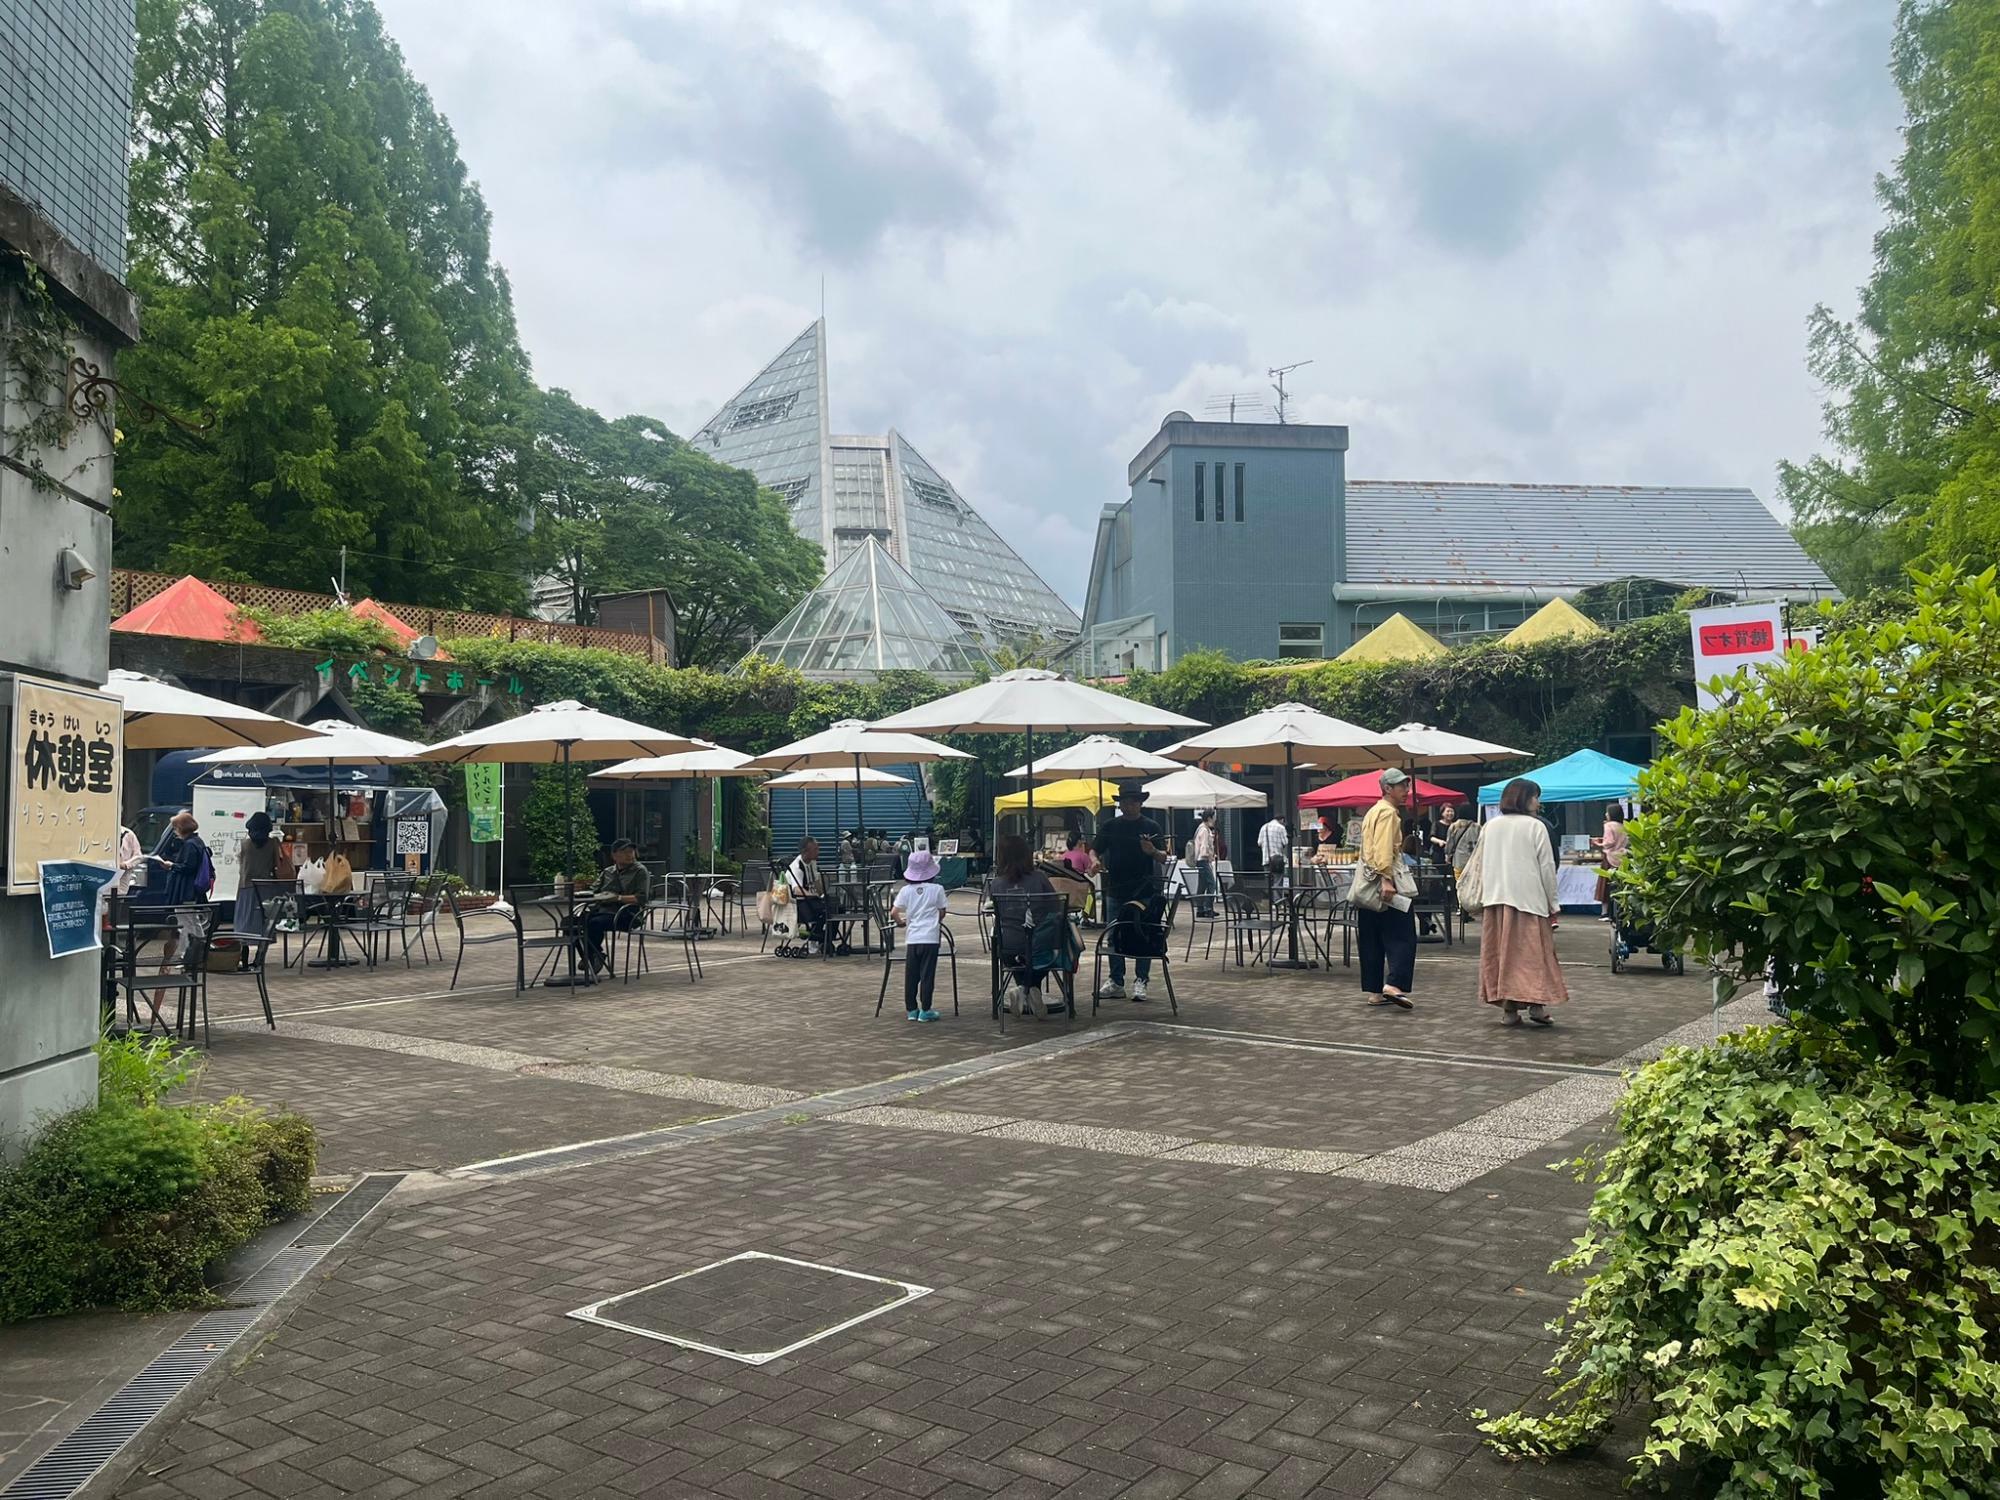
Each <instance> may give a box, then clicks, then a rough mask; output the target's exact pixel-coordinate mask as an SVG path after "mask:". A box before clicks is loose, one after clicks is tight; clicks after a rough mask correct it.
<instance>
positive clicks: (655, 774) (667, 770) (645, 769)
mask: <svg viewBox="0 0 2000 1500" xmlns="http://www.w3.org/2000/svg"><path fill="white" fill-rule="evenodd" d="M695 743H696V744H697V745H700V746H701V748H700V749H699V750H683V751H681V752H680V753H679V754H677V755H645V756H640V757H639V758H638V759H636V760H621V761H619V762H618V764H617V765H615V766H606V767H605V768H604V769H603V770H602V771H598V772H596V773H595V774H593V775H592V776H591V778H590V779H591V780H592V781H608V782H623V781H700V782H709V781H723V780H727V779H729V778H732V777H750V776H762V775H764V774H766V773H765V772H764V771H762V770H760V769H759V768H757V767H755V766H753V765H751V764H750V757H749V756H747V755H745V754H744V753H743V752H742V751H741V750H731V749H730V748H729V747H728V746H727V745H712V744H710V743H709V742H708V741H707V740H696V741H695ZM710 854H711V857H710V860H709V873H710V874H713V873H714V870H715V861H714V858H713V850H712V849H711V851H710Z"/></svg>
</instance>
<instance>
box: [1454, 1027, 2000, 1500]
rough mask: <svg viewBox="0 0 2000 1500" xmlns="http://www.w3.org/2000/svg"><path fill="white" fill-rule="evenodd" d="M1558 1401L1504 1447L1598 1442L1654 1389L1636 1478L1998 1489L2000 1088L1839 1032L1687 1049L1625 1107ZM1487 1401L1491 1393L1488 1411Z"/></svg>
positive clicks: (1580, 1253) (1507, 1423)
mask: <svg viewBox="0 0 2000 1500" xmlns="http://www.w3.org/2000/svg"><path fill="white" fill-rule="evenodd" d="M1618 1125H1619V1128H1620V1132H1621V1134H1622V1136H1623V1142H1622V1144H1620V1145H1618V1146H1616V1147H1614V1148H1613V1149H1612V1150H1611V1151H1610V1152H1609V1153H1608V1155H1607V1156H1606V1157H1605V1158H1604V1160H1603V1163H1602V1165H1601V1167H1599V1168H1598V1170H1597V1172H1596V1178H1597V1181H1598V1182H1599V1184H1600V1186H1599V1187H1598V1190H1597V1194H1596V1198H1595V1200H1594V1201H1593V1203H1592V1204H1591V1209H1590V1227H1589V1231H1588V1233H1587V1234H1585V1236H1584V1237H1583V1238H1582V1239H1581V1240H1580V1241H1579V1242H1578V1246H1577V1250H1576V1253H1575V1254H1573V1255H1572V1256H1570V1257H1569V1258H1568V1259H1566V1260H1564V1261H1560V1262H1558V1263H1557V1269H1559V1270H1563V1271H1569V1272H1576V1271H1589V1272H1590V1273H1591V1275H1590V1281H1589V1284H1588V1285H1587V1286H1586V1287H1585V1288H1584V1290H1583V1292H1582V1294H1581V1295H1580V1296H1579V1297H1577V1299H1576V1300H1575V1301H1574V1302H1573V1303H1572V1304H1571V1305H1570V1309H1569V1312H1568V1314H1567V1315H1566V1317H1565V1318H1564V1319H1562V1320H1559V1321H1558V1322H1557V1323H1556V1324H1553V1325H1551V1326H1552V1327H1553V1328H1554V1329H1556V1330H1557V1331H1558V1332H1561V1333H1563V1334H1564V1335H1565V1337H1564V1340H1563V1343H1562V1346H1561V1348H1560V1351H1559V1352H1558V1355H1557V1358H1556V1363H1555V1364H1554V1365H1553V1366H1552V1367H1551V1369H1550V1371H1549V1373H1550V1375H1551V1376H1552V1377H1562V1378H1563V1379H1564V1384H1563V1385H1562V1386H1561V1387H1560V1388H1559V1389H1558V1390H1557V1391H1556V1392H1555V1395H1554V1397H1553V1410H1552V1411H1551V1412H1550V1413H1549V1414H1546V1415H1541V1416H1526V1415H1521V1414H1511V1415H1508V1416H1503V1417H1500V1418H1497V1419H1495V1420H1492V1421H1490V1422H1488V1423H1487V1424H1486V1426H1485V1428H1484V1430H1485V1431H1486V1432H1487V1433H1489V1434H1490V1435H1491V1438H1492V1440H1493V1441H1494V1443H1495V1445H1496V1446H1498V1447H1500V1448H1501V1449H1502V1450H1503V1451H1505V1452H1509V1453H1513V1454H1518V1455H1533V1456H1545V1455H1548V1454H1552V1453H1558V1452H1562V1451H1565V1450H1569V1449H1574V1448H1578V1447H1583V1446H1587V1445H1589V1444H1590V1443H1592V1442H1593V1441H1594V1440H1595V1439H1596V1438H1597V1437H1598V1436H1599V1435H1600V1434H1601V1433H1602V1432H1603V1431H1604V1429H1605V1427H1606V1426H1607V1425H1608V1424H1609V1422H1610V1421H1611V1419H1612V1418H1613V1417H1614V1416H1616V1415H1617V1414H1618V1413H1619V1412H1620V1411H1621V1410H1624V1409H1625V1408H1627V1407H1628V1406H1630V1405H1632V1404H1633V1403H1635V1402H1639V1401H1642V1400H1650V1403H1651V1404H1650V1407H1649V1408H1648V1409H1647V1417H1648V1428H1647V1432H1646V1443H1645V1448H1644V1450H1643V1451H1642V1452H1641V1453H1640V1454H1639V1456H1638V1457H1637V1458H1636V1459H1635V1460H1634V1467H1635V1469H1636V1471H1637V1477H1640V1478H1644V1477H1648V1476H1651V1477H1661V1478H1663V1477H1665V1472H1666V1471H1668V1470H1669V1469H1671V1468H1673V1467H1675V1466H1676V1465H1677V1463H1678V1462H1679V1461H1681V1460H1683V1459H1688V1460H1696V1461H1700V1462H1702V1463H1703V1464H1705V1466H1706V1467H1707V1468H1708V1469H1709V1470H1711V1471H1712V1472H1710V1473H1708V1474H1707V1475H1706V1476H1704V1477H1705V1478H1706V1480H1707V1481H1708V1482H1709V1483H1713V1484H1718V1485H1719V1486H1720V1487H1719V1488H1714V1489H1711V1488H1709V1487H1708V1485H1707V1484H1704V1486H1703V1488H1702V1490H1701V1492H1702V1493H1704V1494H1716V1495H1719V1496H1722V1497H1748V1496H1758V1497H1763V1496H1771V1497H1777V1496H1785V1497H1792V1496H1829V1497H1832V1496H1860V1495H1886V1496H1894V1497H1900V1500H1916V1497H1930V1496H1936V1497H1939V1500H1944V1497H1953V1500H1957V1497H1965V1496H1974V1495H1985V1496H1990V1495H1995V1494H2000V1187H1996V1185H1995V1174H1996V1169H2000V1102H1995V1101H1992V1100H1982V1101H1978V1102H1961V1101H1957V1100H1953V1099H1950V1098H1947V1097H1945V1096H1943V1095H1938V1094H1931V1093H1928V1092H1925V1091H1923V1090H1922V1088H1921V1086H1920V1085H1919V1086H1913V1082H1912V1078H1911V1075H1909V1074H1906V1073H1900V1072H1895V1071H1892V1070H1890V1069H1889V1068H1887V1067H1885V1066H1883V1065H1882V1064H1880V1063H1878V1062H1875V1061H1872V1060H1867V1059H1864V1058H1863V1057H1862V1056H1861V1055H1860V1054H1858V1053H1855V1052H1843V1051H1841V1050H1839V1049H1838V1048H1836V1047H1833V1046H1832V1045H1830V1044H1829V1042H1828V1041H1827V1039H1826V1038H1825V1037H1824V1036H1821V1037H1819V1038H1813V1037H1811V1036H1808V1035H1804V1034H1801V1033H1799V1032H1797V1031H1794V1030H1792V1029H1790V1028H1764V1029H1761V1030H1756V1031H1751V1032H1747V1033H1743V1034H1740V1035H1737V1036H1732V1037H1726V1038H1724V1039H1723V1040H1722V1041H1721V1042H1720V1043H1718V1044H1717V1045H1715V1046H1713V1047H1708V1048H1703V1049H1699V1050H1687V1049H1676V1050H1674V1051H1672V1052H1669V1053H1668V1054H1667V1055H1666V1056H1665V1057H1664V1058H1662V1059H1661V1060H1660V1061H1659V1062H1657V1063H1654V1064H1652V1065H1651V1066H1649V1067H1647V1068H1645V1069H1644V1070H1642V1071H1641V1072H1640V1073H1639V1074H1638V1075H1637V1077H1636V1078H1635V1080H1634V1082H1633V1086H1632V1088H1631V1090H1630V1092H1629V1093H1627V1094H1626V1096H1625V1099H1624V1101H1623V1103H1622V1104H1621V1106H1620V1108H1619V1111H1618ZM1480 1415H1482V1416H1483V1415H1484V1413H1480Z"/></svg>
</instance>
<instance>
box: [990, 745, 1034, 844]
mask: <svg viewBox="0 0 2000 1500" xmlns="http://www.w3.org/2000/svg"><path fill="white" fill-rule="evenodd" d="M1040 833H1041V830H1040V829H1038V828H1036V826H1035V726H1034V725H1032V724H1030V725H1029V726H1028V862H1029V864H1031V865H1032V864H1033V863H1034V861H1035V857H1036V856H1035V840H1036V839H1037V838H1038V837H1039V836H1040ZM994 843H995V849H994V852H995V853H996V854H997V853H998V852H999V849H998V844H999V840H997V839H996V840H995V841H994Z"/></svg>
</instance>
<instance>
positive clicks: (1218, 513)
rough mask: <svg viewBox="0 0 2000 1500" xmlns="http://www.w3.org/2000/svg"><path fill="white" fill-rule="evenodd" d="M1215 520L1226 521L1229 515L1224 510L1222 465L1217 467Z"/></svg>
mask: <svg viewBox="0 0 2000 1500" xmlns="http://www.w3.org/2000/svg"><path fill="white" fill-rule="evenodd" d="M1215 519H1216V520H1218V521H1226V520H1228V519H1229V517H1228V515H1227V514H1226V513H1225V512H1224V511H1223V509H1222V465H1221V464H1217V465H1216V466H1215Z"/></svg>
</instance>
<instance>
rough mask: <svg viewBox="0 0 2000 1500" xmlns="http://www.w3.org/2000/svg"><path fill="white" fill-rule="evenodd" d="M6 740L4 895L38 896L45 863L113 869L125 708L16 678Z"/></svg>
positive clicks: (105, 697)
mask: <svg viewBox="0 0 2000 1500" xmlns="http://www.w3.org/2000/svg"><path fill="white" fill-rule="evenodd" d="M8 738H9V749H10V750H11V751H12V767H13V769H12V770H11V771H10V772H9V774H8V778H7V787H8V800H7V893H8V894H9V895H12V896H24V895H32V894H34V893H36V892H38V891H40V890H41V888H42V873H41V867H42V861H43V860H86V861H90V862H93V863H98V864H113V863H115V862H116V859H117V855H118V812H119V796H120V793H121V791H122V788H123V781H124V770H125V701H124V700H123V699H122V698H115V697H113V696H112V695H111V694H109V693H100V692H97V691H95V690H93V689H91V688H79V687H70V686H69V685H67V684H66V683H60V682H48V681H45V680H43V679H42V678H39V677H22V676H16V677H15V678H14V723H13V729H12V731H11V733H10V734H9V736H8Z"/></svg>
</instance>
